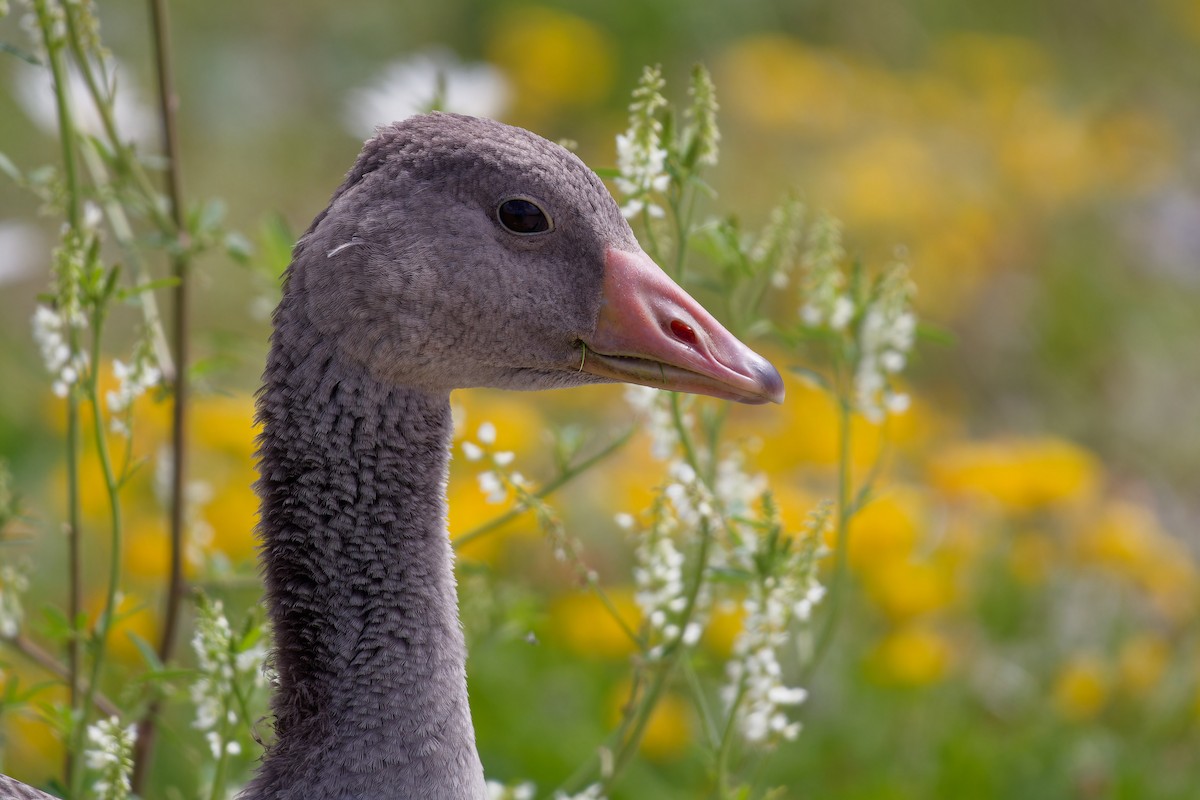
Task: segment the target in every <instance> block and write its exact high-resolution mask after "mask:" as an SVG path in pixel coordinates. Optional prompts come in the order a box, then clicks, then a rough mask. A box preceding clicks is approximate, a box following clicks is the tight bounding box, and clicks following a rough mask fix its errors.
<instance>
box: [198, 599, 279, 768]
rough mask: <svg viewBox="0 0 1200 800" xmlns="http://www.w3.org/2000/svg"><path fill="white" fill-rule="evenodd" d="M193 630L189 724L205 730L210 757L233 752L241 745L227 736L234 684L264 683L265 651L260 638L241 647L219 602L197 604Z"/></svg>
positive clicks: (234, 718)
mask: <svg viewBox="0 0 1200 800" xmlns="http://www.w3.org/2000/svg"><path fill="white" fill-rule="evenodd" d="M197 612H198V613H197V615H196V633H195V635H194V636H193V637H192V649H193V650H194V651H195V652H196V665H197V671H198V673H199V676H198V677H197V678H196V681H195V682H194V683H193V684H192V690H191V694H192V703H193V704H195V706H196V719H195V720H194V721H193V722H192V727H194V728H196V729H197V730H201V731H204V732H205V738H206V739H207V740H208V746H209V748H210V749H211V750H212V755H213V758H220V757H221V755H222V754H223V753H224V754H227V755H237V754H238V753H240V752H241V751H242V746H241V744H239V743H238V742H237V740H236V739H234V738H233V737H232V736H231V735H229V731H230V725H233V724H235V723H236V722H237V713H236V712H235V711H234V709H233V705H234V698H235V691H236V689H235V684H239V683H244V684H246V685H255V686H262V685H264V684H265V681H266V679H265V677H264V675H263V672H262V669H261V665H262V662H263V660H264V658H265V657H266V651H265V648H264V647H263V645H262V643H261V641H260V642H258V643H255V644H253V645H251V646H249V647H246V648H244V649H243V648H242V647H241V643H240V642H238V641H237V640H235V638H234V635H233V629H232V628H231V627H230V626H229V620H228V619H226V617H225V612H224V609H223V607H222V605H221V601H219V600H215V601H207V600H206V601H203V602H201V603H200V604H199V606H198V607H197Z"/></svg>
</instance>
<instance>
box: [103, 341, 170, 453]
mask: <svg viewBox="0 0 1200 800" xmlns="http://www.w3.org/2000/svg"><path fill="white" fill-rule="evenodd" d="M113 375H114V376H115V377H116V379H117V388H116V390H115V391H109V392H108V394H107V395H106V396H105V399H106V400H107V401H108V412H109V413H110V414H111V415H112V421H111V422H110V423H109V424H110V425H111V427H112V431H113V433H118V434H121V435H122V436H128V435H129V421H128V419H127V412H128V411H129V409H130V408H132V407H133V402H134V401H135V400H137V399H138V398H139V397H141V396H142V395H143V394H145V393H146V391H147V390H149V389H151V388H153V387H154V386H155V385H156V384H157V383H158V382H159V381H160V380H162V373H161V372H159V369H158V367H157V366H155V365H154V363H153V362H152V361H151V356H150V351H149V348H139V349H138V352H137V354H135V356H134V359H133V363H132V364H126V363H125V362H123V361H118V360H117V359H115V358H114V359H113Z"/></svg>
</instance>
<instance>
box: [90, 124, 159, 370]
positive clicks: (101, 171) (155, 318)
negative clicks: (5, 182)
mask: <svg viewBox="0 0 1200 800" xmlns="http://www.w3.org/2000/svg"><path fill="white" fill-rule="evenodd" d="M83 144H84V145H85V146H84V147H83V148H82V151H83V160H84V163H85V164H87V168H88V172H90V173H91V176H92V182H93V183H95V184H96V186H97V187H100V188H101V190H102V191H100V192H99V195H100V204H101V206H103V208H104V214H105V216H106V217H107V218H108V224H109V225H110V226H111V227H112V231H113V235H114V237H115V238H116V240H117V244H118V245H120V247H121V250H122V251H124V254H125V260H126V261H128V262H130V263H132V265H133V273H134V276H135V278H134V285H135V286H137V285H142V284H146V283H149V282H150V280H151V277H150V273H149V271H148V270H147V268H146V262H145V259H143V258H141V256H140V255H139V253H138V250H137V245H136V241H135V237H134V233H133V225H132V224H130V222H129V217H128V216H127V215H126V213H125V208H124V207H123V206H122V205H121V204H120V203H119V202H118V201H117V200H115V199H114V198H113V196H112V195H111V194H110V193H108V192H105V191H103V188H104V187H105V186H109V185H111V184H110V182H109V181H108V180H107V171H106V170H105V168H104V162H103V161H102V160H101V158H100V154H99V153H98V152H97V150H96V147H95V145H94V144H92V143H91V142H89V141H85V142H83ZM137 301H138V304H139V305H140V306H141V309H142V316H143V317H144V318H145V320H146V328H147V330H148V331H149V332H150V337H151V339H152V342H153V345H154V360H155V363H156V364H157V365H158V368H159V369H160V370H161V371H162V374H163V375H166V376H168V377H171V376H174V375H175V363H174V361H173V359H172V355H171V346H170V344H169V343H168V342H167V338H166V334H165V332H164V330H163V322H162V316H161V315H160V314H159V311H158V300H157V298H156V297H155V296H154V292H150V291H145V292H142V293H140V294H138V295H137Z"/></svg>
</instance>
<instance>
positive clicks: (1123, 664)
mask: <svg viewBox="0 0 1200 800" xmlns="http://www.w3.org/2000/svg"><path fill="white" fill-rule="evenodd" d="M1170 658H1171V648H1170V645H1168V644H1167V640H1166V639H1164V638H1163V637H1162V636H1160V635H1158V634H1156V633H1139V634H1136V635H1134V636H1133V637H1131V638H1130V639H1128V640H1127V641H1126V642H1124V643H1123V644H1122V645H1121V650H1120V653H1119V654H1118V655H1117V676H1118V680H1119V681H1120V686H1121V688H1122V689H1123V690H1124V691H1125V692H1127V693H1128V694H1130V695H1132V696H1133V697H1136V698H1140V697H1145V696H1146V695H1148V694H1150V693H1151V692H1153V691H1154V689H1155V687H1157V686H1158V683H1159V681H1160V680H1161V679H1162V676H1163V674H1164V673H1165V672H1166V670H1167V664H1168V663H1169V662H1170Z"/></svg>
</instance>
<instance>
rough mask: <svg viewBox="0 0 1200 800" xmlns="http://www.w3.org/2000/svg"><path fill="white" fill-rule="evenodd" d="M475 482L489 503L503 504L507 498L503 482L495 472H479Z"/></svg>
mask: <svg viewBox="0 0 1200 800" xmlns="http://www.w3.org/2000/svg"><path fill="white" fill-rule="evenodd" d="M476 480H478V481H479V490H480V491H481V492H483V493H484V494H485V495H487V501H488V502H489V503H493V504H495V503H503V502H504V500H505V498H506V497H508V491H507V490H506V489H505V488H504V482H503V481H502V480H500V476H499V475H497V474H496V473H495V472H492V471H491V470H488V471H487V472H481V473H479V475H478V477H477V478H476Z"/></svg>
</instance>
